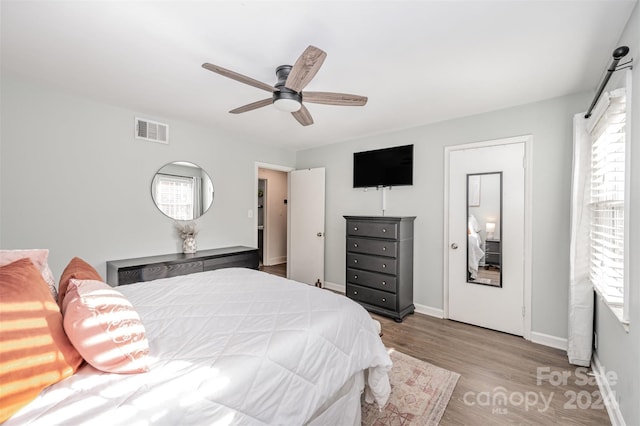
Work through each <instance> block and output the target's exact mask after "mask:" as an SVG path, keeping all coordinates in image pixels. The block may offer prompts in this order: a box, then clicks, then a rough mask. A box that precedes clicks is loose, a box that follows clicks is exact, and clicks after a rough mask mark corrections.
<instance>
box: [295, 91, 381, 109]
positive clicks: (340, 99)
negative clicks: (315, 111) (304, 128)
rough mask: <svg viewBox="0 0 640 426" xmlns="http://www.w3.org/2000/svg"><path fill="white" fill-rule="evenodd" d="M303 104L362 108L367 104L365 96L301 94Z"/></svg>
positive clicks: (321, 93)
mask: <svg viewBox="0 0 640 426" xmlns="http://www.w3.org/2000/svg"><path fill="white" fill-rule="evenodd" d="M302 100H303V102H311V103H314V104H326V105H343V106H363V105H365V104H366V103H367V100H368V98H367V97H366V96H359V95H349V94H347V93H332V92H302Z"/></svg>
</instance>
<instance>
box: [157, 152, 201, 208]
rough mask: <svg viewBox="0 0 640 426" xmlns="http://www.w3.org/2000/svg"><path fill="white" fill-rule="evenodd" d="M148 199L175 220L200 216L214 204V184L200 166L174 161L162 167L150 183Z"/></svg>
mask: <svg viewBox="0 0 640 426" xmlns="http://www.w3.org/2000/svg"><path fill="white" fill-rule="evenodd" d="M151 197H152V198H153V202H154V203H155V204H156V206H157V207H158V209H159V210H160V211H161V212H162V213H164V214H165V215H167V216H169V217H170V218H171V219H175V220H193V219H197V218H199V217H200V216H202V215H203V214H204V213H205V212H206V211H207V210H208V209H209V207H211V204H212V203H213V182H211V178H210V177H209V175H208V174H207V172H205V171H204V170H203V169H202V168H201V167H200V166H198V165H196V164H193V163H189V162H185V161H176V162H173V163H169V164H166V165H164V166H163V167H161V168H160V170H158V172H157V173H156V174H155V175H154V177H153V181H152V182H151Z"/></svg>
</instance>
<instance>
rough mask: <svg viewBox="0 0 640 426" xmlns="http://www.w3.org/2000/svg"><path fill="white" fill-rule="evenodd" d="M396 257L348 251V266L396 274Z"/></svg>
mask: <svg viewBox="0 0 640 426" xmlns="http://www.w3.org/2000/svg"><path fill="white" fill-rule="evenodd" d="M396 264H397V262H396V259H393V258H390V257H379V256H369V255H366V254H358V253H347V267H350V268H357V269H366V270H368V271H375V272H383V273H385V274H390V275H395V274H396Z"/></svg>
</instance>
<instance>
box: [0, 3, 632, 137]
mask: <svg viewBox="0 0 640 426" xmlns="http://www.w3.org/2000/svg"><path fill="white" fill-rule="evenodd" d="M634 4H635V0H595V1H592V0H588V1H577V0H566V1H565V0H556V1H542V0H532V1H524V0H522V1H519V0H516V1H506V0H502V1H481V0H476V1H358V2H343V1H304V2H303V1H298V2H284V1H198V2H187V1H173V2H126V1H121V2H97V1H83V2H81V1H75V2H59V1H48V2H35V1H31V2H27V1H20V2H12V1H5V0H2V3H1V11H0V13H1V19H2V22H1V23H2V29H1V31H2V33H1V35H2V44H1V48H2V73H3V74H2V75H7V74H12V73H17V74H19V75H22V76H24V77H27V78H30V79H31V78H32V79H37V80H41V81H45V82H52V83H54V84H55V85H57V86H60V87H62V88H64V89H65V90H70V91H73V92H76V93H79V94H82V95H85V96H89V97H91V98H95V99H97V100H99V101H101V102H107V103H110V104H115V105H120V106H124V107H127V108H131V109H133V110H135V111H137V112H140V113H144V114H146V118H150V119H154V118H156V119H157V118H168V119H180V120H187V121H191V122H195V123H199V124H204V125H206V126H210V127H215V128H219V129H222V130H223V131H224V132H229V133H231V134H236V135H239V136H240V137H242V138H246V139H248V140H252V141H257V142H264V143H267V144H271V145H275V146H280V147H285V148H289V149H292V150H297V149H304V148H307V147H313V146H318V145H322V144H330V143H336V142H340V141H344V140H348V139H354V138H358V137H362V136H365V135H371V134H379V133H384V132H389V131H393V130H398V129H403V128H409V127H414V126H419V125H422V124H427V123H433V122H438V121H442V120H447V119H451V118H455V117H461V116H466V115H471V114H477V113H482V112H486V111H491V110H496V109H500V108H505V107H510V106H514V105H520V104H526V103H530V102H534V101H537V100H542V99H548V98H552V97H556V96H562V95H565V94H569V93H575V92H579V91H584V90H595V87H596V86H597V85H598V83H599V80H600V78H601V77H602V75H603V73H604V70H605V69H606V67H607V66H608V64H609V62H610V61H611V52H612V51H613V49H614V48H615V47H616V45H615V44H616V42H617V40H618V39H619V37H620V35H621V32H622V30H623V28H624V26H625V24H626V21H627V19H628V18H629V15H630V13H631V11H632V9H633V6H634ZM310 44H312V45H314V46H317V47H319V48H321V49H323V50H324V51H326V52H327V54H328V56H327V59H326V60H325V62H324V65H323V66H322V68H321V69H320V71H319V72H318V74H317V75H316V77H315V78H314V79H313V81H312V82H311V83H310V84H309V85H308V86H307V87H306V89H305V90H310V91H332V92H346V93H353V94H358V95H365V96H368V97H369V102H368V104H367V105H366V106H364V107H341V106H327V105H319V104H307V107H308V109H309V111H310V112H311V115H312V116H313V118H314V120H315V124H313V125H311V126H308V127H302V126H301V125H300V124H298V122H297V121H296V120H295V119H294V118H293V117H291V116H290V114H289V113H284V112H281V111H278V110H276V109H275V108H273V107H272V106H267V107H264V108H261V109H259V110H255V111H251V112H247V113H244V114H238V115H233V114H229V113H228V111H229V110H231V109H234V108H236V107H238V106H241V105H244V104H248V103H251V102H253V101H257V100H260V99H264V98H266V97H268V96H269V94H268V93H266V92H264V91H262V90H260V89H256V88H254V87H251V86H247V85H244V84H241V83H238V82H236V81H234V80H230V79H228V78H225V77H222V76H220V75H218V74H214V73H212V72H210V71H207V70H205V69H203V68H201V65H202V63H203V62H210V63H213V64H216V65H220V66H222V67H225V68H229V69H231V70H234V71H236V72H238V73H241V74H244V75H247V76H250V77H252V78H255V79H257V80H260V81H263V82H265V83H268V84H275V81H276V80H275V68H276V67H277V66H278V65H283V64H293V62H295V60H296V59H297V57H298V56H299V55H300V53H302V51H303V50H304V49H305V48H306V47H307V46H308V45H310ZM587 106H588V105H585V109H586V107H587Z"/></svg>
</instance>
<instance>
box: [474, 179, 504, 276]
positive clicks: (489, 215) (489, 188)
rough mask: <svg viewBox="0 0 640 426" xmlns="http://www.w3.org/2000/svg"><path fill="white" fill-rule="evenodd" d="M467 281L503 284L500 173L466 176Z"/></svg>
mask: <svg viewBox="0 0 640 426" xmlns="http://www.w3.org/2000/svg"><path fill="white" fill-rule="evenodd" d="M467 282H468V283H472V284H483V285H490V286H494V287H502V284H503V283H502V172H494V173H477V174H468V175H467Z"/></svg>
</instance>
